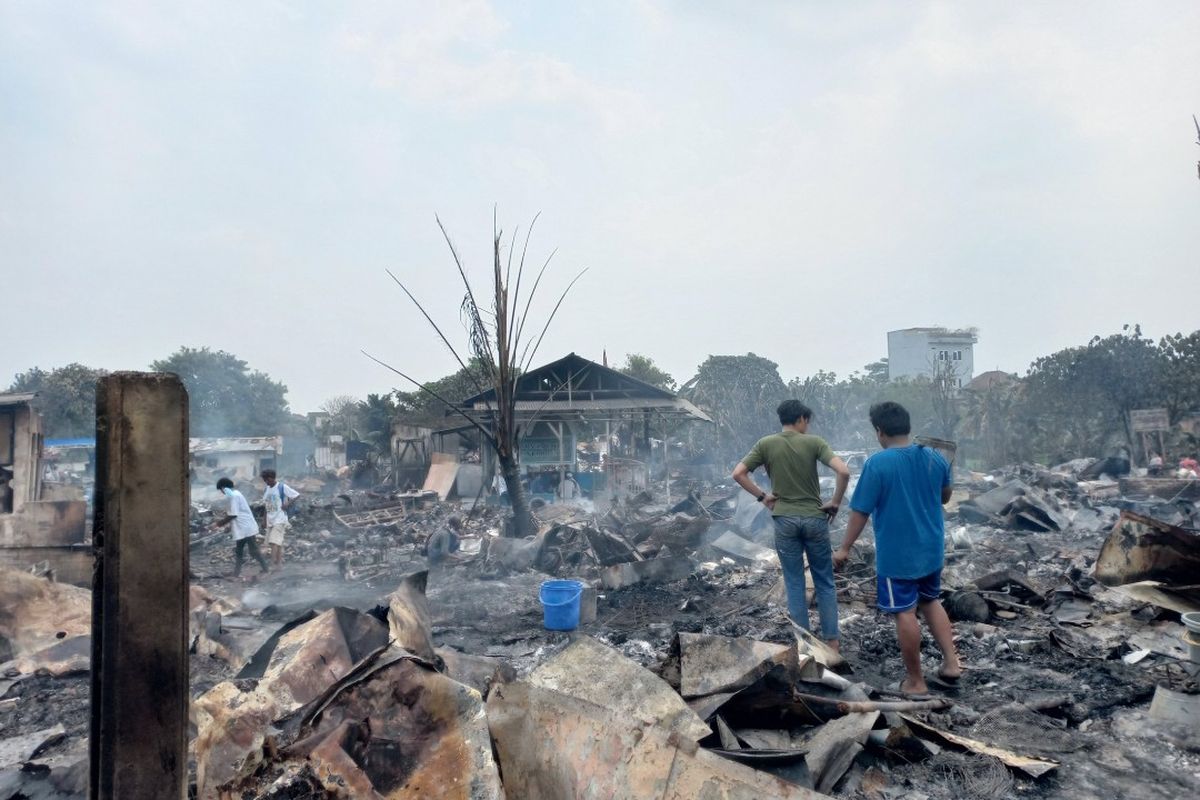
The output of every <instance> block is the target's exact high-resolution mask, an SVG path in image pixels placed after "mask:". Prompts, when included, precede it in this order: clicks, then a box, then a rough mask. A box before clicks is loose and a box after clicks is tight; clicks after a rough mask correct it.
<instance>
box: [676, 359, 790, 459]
mask: <svg viewBox="0 0 1200 800" xmlns="http://www.w3.org/2000/svg"><path fill="white" fill-rule="evenodd" d="M679 393H680V394H681V395H683V397H685V398H686V399H688V400H690V401H692V402H693V403H695V404H696V405H697V406H699V407H700V408H702V409H704V410H705V411H706V412H707V413H708V415H709V416H710V417H712V419H713V422H715V423H716V429H715V431H714V436H715V439H714V441H713V446H714V447H715V448H716V450H717V454H718V455H719V456H721V457H722V458H724V459H727V460H732V459H735V458H737V457H739V456H741V455H744V454H745V453H746V451H748V450H749V449H750V446H751V445H752V444H754V442H756V441H757V440H758V439H759V438H761V437H763V436H766V435H767V434H768V433H771V432H773V431H774V430H775V429H776V428H778V427H779V418H778V417H777V416H776V415H775V409H776V407H777V406H778V405H779V403H780V402H782V401H783V400H786V399H787V396H788V389H787V386H786V385H784V383H783V379H782V378H780V377H779V365H778V364H776V363H775V362H774V361H771V360H769V359H766V358H762V357H761V356H756V355H755V354H754V353H747V354H746V355H744V356H709V357H708V358H707V359H706V360H705V361H704V363H703V364H701V365H700V368H699V369H698V370H697V371H696V376H695V377H694V378H692V379H691V380H690V381H688V382H687V383H686V384H684V385H683V387H682V388H681V389H680V390H679Z"/></svg>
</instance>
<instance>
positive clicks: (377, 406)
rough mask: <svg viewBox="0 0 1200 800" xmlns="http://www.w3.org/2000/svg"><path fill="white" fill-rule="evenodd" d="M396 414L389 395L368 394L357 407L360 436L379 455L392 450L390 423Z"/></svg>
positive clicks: (394, 404)
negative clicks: (373, 447)
mask: <svg viewBox="0 0 1200 800" xmlns="http://www.w3.org/2000/svg"><path fill="white" fill-rule="evenodd" d="M396 412H397V405H396V399H395V397H393V396H392V394H390V393H389V394H369V395H367V399H366V400H365V401H363V402H362V403H359V405H358V418H359V428H360V431H361V435H362V436H363V438H365V439H366V441H368V442H370V443H371V444H373V445H374V446H375V449H376V450H378V451H379V452H380V453H390V452H391V450H392V421H393V420H394V419H396Z"/></svg>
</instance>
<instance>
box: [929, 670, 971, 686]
mask: <svg viewBox="0 0 1200 800" xmlns="http://www.w3.org/2000/svg"><path fill="white" fill-rule="evenodd" d="M960 680H962V676H961V675H956V676H954V677H950V676H949V675H943V674H942V673H940V672H930V673H926V675H925V682H926V683H928V684H932V685H933V686H936V687H938V688H939V689H957V688H958V686H959V681H960Z"/></svg>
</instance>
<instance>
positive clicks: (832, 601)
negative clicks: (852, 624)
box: [775, 517, 838, 640]
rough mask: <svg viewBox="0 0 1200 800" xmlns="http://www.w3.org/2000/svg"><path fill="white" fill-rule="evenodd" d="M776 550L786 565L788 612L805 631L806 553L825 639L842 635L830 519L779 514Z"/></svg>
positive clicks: (806, 613)
mask: <svg viewBox="0 0 1200 800" xmlns="http://www.w3.org/2000/svg"><path fill="white" fill-rule="evenodd" d="M775 552H777V553H778V554H779V564H780V566H781V567H783V585H784V587H785V588H786V589H787V601H788V614H789V615H791V617H792V619H793V620H794V621H795V622H796V624H797V625H799V626H800V627H802V628H804V630H806V631H807V630H811V628H809V626H808V603H807V602H806V600H805V597H804V591H805V586H804V556H805V554H807V555H808V571H809V573H810V574H811V575H812V579H813V588H814V589H816V594H817V597H816V600H817V612H818V615H819V616H820V618H821V638H822V639H826V640H829V639H836V638H838V606H837V588H836V587H835V586H834V585H833V547H832V546H831V545H830V543H829V520H827V519H825V517H775Z"/></svg>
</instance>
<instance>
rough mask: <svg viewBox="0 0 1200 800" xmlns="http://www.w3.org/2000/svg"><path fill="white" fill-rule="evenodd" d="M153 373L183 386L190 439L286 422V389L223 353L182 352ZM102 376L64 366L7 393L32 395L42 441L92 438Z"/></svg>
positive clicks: (275, 428)
mask: <svg viewBox="0 0 1200 800" xmlns="http://www.w3.org/2000/svg"><path fill="white" fill-rule="evenodd" d="M149 366H150V369H151V370H153V371H155V372H174V373H176V374H177V375H179V377H180V378H181V379H182V380H183V383H184V386H186V387H187V390H188V398H189V400H190V405H191V432H192V435H193V436H267V435H274V434H276V433H279V432H280V431H281V430H282V429H283V427H284V426H285V425H286V424H287V423H288V422H289V421H290V414H289V412H288V405H287V387H286V386H284V385H283V384H282V383H280V382H278V381H275V380H272V379H271V378H270V376H268V375H267V374H266V373H264V372H260V371H258V370H251V369H250V367H249V365H247V364H246V362H245V361H243V360H242V359H240V358H238V357H236V356H234V355H232V354H230V353H226V352H225V351H223V350H210V349H209V348H207V347H201V348H192V347H181V348H180V349H179V350H177V351H176V352H174V353H172V354H171V355H170V356H168V357H167V358H164V359H161V360H159V361H154V362H152V363H151V364H150V365H149ZM106 374H107V370H103V369H95V368H93V367H87V366H84V365H83V364H68V365H67V366H65V367H59V368H57V369H52V370H44V369H41V368H39V367H33V368H32V369H29V370H26V371H25V372H21V373H19V374H18V375H17V376H16V378H15V379H14V381H13V383H12V385H11V386H10V387H9V391H11V392H37V393H38V397H37V399H36V400H35V401H34V402H35V405H36V406H37V407H38V409H39V410H40V411H41V413H42V418H43V429H44V431H45V434H46V438H50V439H59V438H71V437H81V436H91V435H93V434H94V433H95V430H96V381H97V380H99V379H100V378H101V377H103V376H104V375H106Z"/></svg>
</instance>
